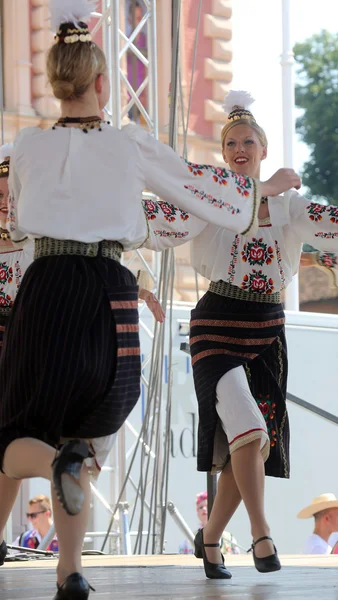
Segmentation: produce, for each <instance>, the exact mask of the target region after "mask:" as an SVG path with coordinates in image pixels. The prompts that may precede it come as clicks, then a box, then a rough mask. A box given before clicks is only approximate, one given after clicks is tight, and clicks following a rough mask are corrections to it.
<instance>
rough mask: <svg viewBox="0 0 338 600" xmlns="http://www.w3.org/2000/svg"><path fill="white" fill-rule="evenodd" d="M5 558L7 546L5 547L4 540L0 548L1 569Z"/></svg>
mask: <svg viewBox="0 0 338 600" xmlns="http://www.w3.org/2000/svg"><path fill="white" fill-rule="evenodd" d="M6 556H7V546H6V542H5V540H4V541H3V542H2V544H1V546H0V567H2V565H3V564H4V562H5V558H6Z"/></svg>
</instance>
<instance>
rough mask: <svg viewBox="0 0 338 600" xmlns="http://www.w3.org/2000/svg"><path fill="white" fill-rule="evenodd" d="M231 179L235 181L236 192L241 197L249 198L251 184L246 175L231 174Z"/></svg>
mask: <svg viewBox="0 0 338 600" xmlns="http://www.w3.org/2000/svg"><path fill="white" fill-rule="evenodd" d="M232 177H233V178H234V179H235V184H236V190H237V192H238V193H239V194H241V195H242V196H249V195H250V192H249V191H248V190H251V188H252V184H251V180H250V178H249V177H247V176H246V175H240V174H239V173H232Z"/></svg>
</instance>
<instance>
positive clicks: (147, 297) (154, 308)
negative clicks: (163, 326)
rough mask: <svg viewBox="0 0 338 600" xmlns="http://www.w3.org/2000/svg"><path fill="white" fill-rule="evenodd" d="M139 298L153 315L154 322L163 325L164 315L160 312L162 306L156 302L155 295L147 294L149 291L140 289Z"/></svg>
mask: <svg viewBox="0 0 338 600" xmlns="http://www.w3.org/2000/svg"><path fill="white" fill-rule="evenodd" d="M139 298H140V299H141V300H144V301H145V303H146V305H147V306H148V308H149V310H150V311H151V312H152V313H153V315H154V317H155V319H156V321H157V322H158V323H163V322H164V319H165V313H164V312H163V310H162V306H161V305H160V303H159V301H158V300H157V298H156V296H155V294H152V292H149V290H145V289H142V288H141V289H140V290H139Z"/></svg>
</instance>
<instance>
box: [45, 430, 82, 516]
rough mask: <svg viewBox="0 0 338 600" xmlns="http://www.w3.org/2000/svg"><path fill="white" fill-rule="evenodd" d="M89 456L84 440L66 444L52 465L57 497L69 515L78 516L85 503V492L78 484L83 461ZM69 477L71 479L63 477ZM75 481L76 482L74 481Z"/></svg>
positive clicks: (71, 441)
mask: <svg viewBox="0 0 338 600" xmlns="http://www.w3.org/2000/svg"><path fill="white" fill-rule="evenodd" d="M88 456H89V448H88V444H86V442H84V441H83V440H70V441H69V442H66V443H65V444H64V445H63V446H62V448H61V450H60V452H59V453H58V455H57V456H56V458H55V459H54V461H53V463H52V467H53V475H52V481H53V486H54V488H55V492H56V495H57V497H58V499H59V501H60V503H61V505H62V506H63V508H64V509H65V511H66V513H67V514H68V515H77V514H79V512H80V511H81V508H82V506H83V502H84V494H83V491H82V489H81V487H80V485H78V484H77V483H76V481H79V479H80V473H81V468H82V463H83V461H84V460H85V459H86V458H88ZM63 475H67V476H69V477H63ZM74 480H75V481H74Z"/></svg>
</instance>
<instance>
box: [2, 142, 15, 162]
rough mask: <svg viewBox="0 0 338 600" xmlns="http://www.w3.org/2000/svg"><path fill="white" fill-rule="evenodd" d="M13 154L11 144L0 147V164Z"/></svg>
mask: <svg viewBox="0 0 338 600" xmlns="http://www.w3.org/2000/svg"><path fill="white" fill-rule="evenodd" d="M12 152H13V144H12V143H9V144H4V145H3V146H0V162H3V161H4V160H5V158H7V157H8V156H9V157H11V156H12Z"/></svg>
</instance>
